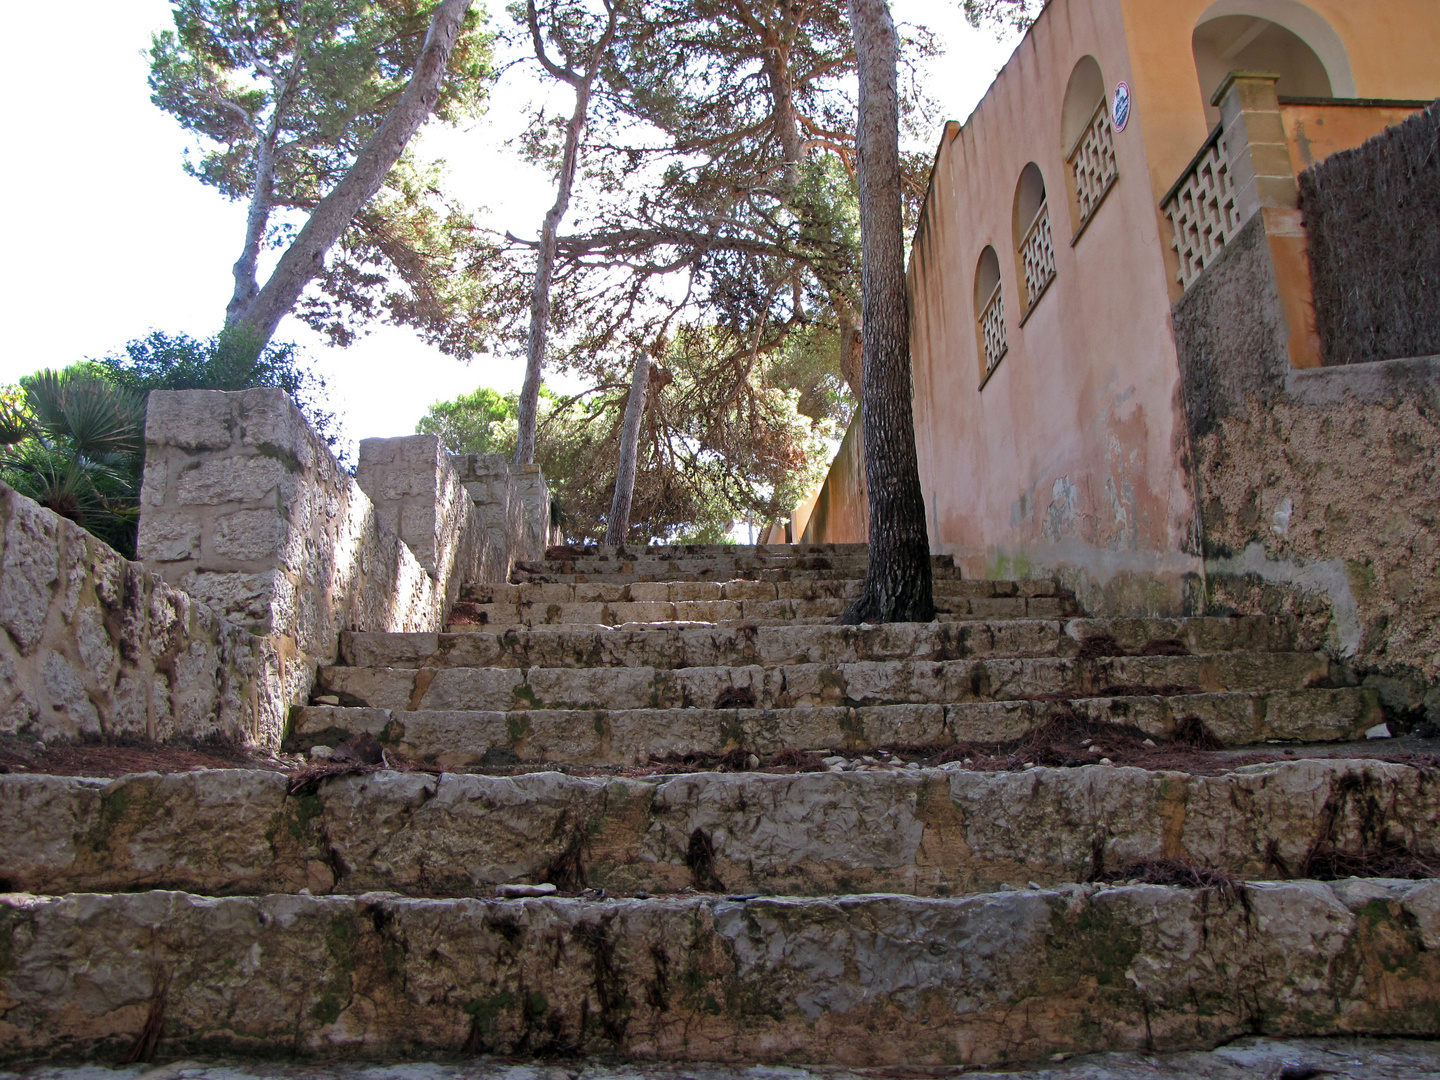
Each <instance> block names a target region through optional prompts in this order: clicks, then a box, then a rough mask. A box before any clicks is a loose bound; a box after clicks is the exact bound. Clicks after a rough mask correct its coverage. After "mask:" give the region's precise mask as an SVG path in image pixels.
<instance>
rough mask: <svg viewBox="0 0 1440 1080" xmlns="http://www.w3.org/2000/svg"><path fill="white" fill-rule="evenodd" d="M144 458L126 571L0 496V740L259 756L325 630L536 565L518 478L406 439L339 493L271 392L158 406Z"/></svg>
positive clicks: (320, 647) (379, 445) (424, 607)
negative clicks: (154, 745) (249, 750)
mask: <svg viewBox="0 0 1440 1080" xmlns="http://www.w3.org/2000/svg"><path fill="white" fill-rule="evenodd" d="M145 440H146V457H145V475H144V482H143V485H142V488H141V515H140V527H139V539H138V544H137V547H138V552H139V556H140V562H138V563H127V562H126V561H125V560H124V559H122V558H121V557H120V556H119V555H118V554H116V553H115V552H114V551H112V550H111V549H110V548H109V547H107V546H106V545H105V544H103V543H102V542H101V541H99V540H96V539H95V538H94V537H91V536H90V535H89V534H87V533H85V532H84V531H83V530H81V529H80V528H78V527H77V526H76V525H74V524H73V523H71V522H69V521H66V520H65V519H63V518H60V517H58V516H56V515H55V514H52V513H50V512H49V511H48V510H44V509H42V508H41V507H39V506H37V505H36V504H35V503H33V502H31V501H30V500H28V499H25V498H23V497H22V496H20V495H18V494H16V493H15V492H14V491H12V490H10V489H9V488H5V487H3V485H0V518H3V525H4V545H3V555H0V558H3V562H0V626H3V627H4V629H5V631H6V633H5V634H3V635H0V678H3V686H0V733H8V734H21V735H26V736H31V735H33V736H34V737H36V738H40V739H52V738H65V739H80V738H115V737H142V738H151V739H161V740H166V739H187V740H193V739H202V738H206V737H209V736H217V735H218V736H223V737H225V738H227V739H230V740H232V741H235V742H240V743H244V744H249V745H257V746H272V747H273V746H278V745H279V743H280V740H281V739H282V738H283V736H284V727H285V723H286V719H287V716H288V711H289V708H290V706H292V705H294V704H300V703H303V702H304V701H305V700H307V698H308V696H309V692H310V688H311V686H312V684H313V682H314V680H315V674H316V668H317V667H318V665H320V664H323V663H329V662H333V661H334V660H335V659H336V657H337V655H338V643H339V635H340V632H341V631H343V630H396V631H435V630H439V629H442V628H443V626H444V624H445V619H446V617H447V616H448V614H449V608H450V605H451V604H452V603H453V602H454V600H455V597H456V595H457V594H458V592H459V588H460V586H461V585H462V584H463V583H465V582H467V581H474V582H500V581H505V580H507V579H508V577H509V573H510V568H511V566H512V565H513V563H514V562H515V560H517V559H534V558H539V557H541V556H542V555H543V553H544V546H545V539H546V533H547V530H548V525H549V494H548V491H547V490H546V486H545V481H544V477H543V476H541V475H540V472H539V470H538V469H536V468H534V467H529V468H523V469H522V468H515V467H512V466H510V465H508V464H507V463H506V462H504V461H503V460H502V459H498V458H493V459H492V458H481V459H451V458H450V457H449V455H447V454H445V453H444V452H443V450H442V449H441V446H440V444H439V441H438V440H437V439H436V438H435V437H434V436H429V435H414V436H406V437H403V438H396V439H369V440H366V441H364V442H362V443H361V445H360V461H359V465H358V467H357V470H356V475H355V476H350V475H349V474H347V473H346V472H345V471H344V470H343V469H341V468H340V466H339V464H338V463H337V462H336V461H335V458H334V457H333V455H331V453H330V451H329V449H328V448H327V447H326V446H325V444H324V443H323V441H321V440H320V439H319V437H318V436H316V434H315V432H314V431H312V430H311V429H310V427H309V426H308V425H307V424H306V422H305V419H304V417H303V416H302V415H301V414H300V411H299V410H298V409H297V408H296V407H295V405H294V403H293V402H292V401H291V400H290V399H289V398H288V397H287V396H286V395H285V394H284V393H283V392H282V391H280V390H275V389H258V390H245V391H240V392H237V393H225V392H220V391H208V390H188V391H157V392H155V393H152V394H151V395H150V400H149V406H148V412H147V418H146V430H145ZM457 465H458V467H457Z"/></svg>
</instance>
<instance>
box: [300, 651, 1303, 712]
mask: <svg viewBox="0 0 1440 1080" xmlns="http://www.w3.org/2000/svg"><path fill="white" fill-rule="evenodd" d="M1331 677H1332V663H1331V660H1330V658H1329V657H1328V656H1327V655H1326V654H1324V653H1298V652H1296V653H1292V652H1274V653H1259V652H1230V653H1211V654H1208V655H1202V656H1107V657H1097V658H1095V659H1078V658H1071V657H1033V658H1024V657H999V658H980V659H971V660H940V661H931V660H866V661H861V662H858V663H853V664H786V665H784V666H783V667H765V666H762V665H760V664H752V665H746V666H734V665H723V666H717V667H688V668H670V669H665V668H653V667H618V668H614V667H612V668H573V667H566V668H546V667H532V668H496V667H475V668H464V667H446V668H438V669H437V668H370V667H346V666H322V667H321V668H320V672H319V679H318V680H317V682H316V689H315V694H316V695H319V696H325V695H331V696H337V697H338V698H339V702H338V703H339V704H342V705H356V706H368V707H371V708H377V709H395V710H416V709H430V710H445V709H467V710H482V711H506V710H513V709H526V708H531V709H687V708H700V709H725V708H759V709H791V708H797V707H807V706H809V707H815V706H821V705H851V706H859V705H926V704H939V705H947V704H952V703H958V702H966V701H1011V700H1015V699H1020V698H1036V697H1042V696H1046V695H1054V694H1063V695H1066V696H1073V697H1096V696H1110V695H1114V694H1117V693H1120V694H1127V695H1134V694H1137V693H1140V694H1144V693H1159V694H1174V693H1201V692H1205V693H1214V692H1219V691H1227V690H1267V689H1274V690H1302V689H1305V688H1307V687H1313V686H1320V685H1325V684H1326V683H1327V682H1328V681H1329V680H1330V679H1331ZM1116 687H1125V688H1126V689H1123V690H1116V689H1113V688H1116ZM1170 687H1183V688H1185V689H1148V688H1170ZM1130 688H1146V689H1130Z"/></svg>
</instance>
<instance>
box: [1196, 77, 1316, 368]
mask: <svg viewBox="0 0 1440 1080" xmlns="http://www.w3.org/2000/svg"><path fill="white" fill-rule="evenodd" d="M1279 79H1280V76H1279V75H1276V74H1273V73H1270V72H1253V71H1233V72H1231V73H1230V75H1229V76H1228V77H1227V78H1226V79H1225V81H1224V82H1223V83H1221V84H1220V88H1219V89H1218V90H1217V91H1216V92H1215V97H1214V98H1213V103H1214V104H1215V105H1217V106H1218V107H1219V109H1220V122H1221V124H1222V125H1223V127H1224V130H1225V140H1226V146H1227V148H1228V151H1229V158H1230V176H1231V179H1232V182H1233V183H1234V185H1235V202H1236V209H1237V211H1238V213H1239V218H1240V222H1241V224H1242V225H1243V223H1244V222H1246V221H1249V220H1250V219H1251V218H1253V217H1257V216H1258V217H1260V218H1262V219H1263V221H1264V223H1265V237H1266V240H1267V242H1268V244H1269V247H1270V256H1271V260H1272V262H1273V263H1274V268H1275V283H1276V287H1277V288H1278V290H1279V293H1280V306H1281V309H1282V311H1283V312H1284V316H1285V321H1286V328H1287V333H1288V348H1289V353H1290V366H1291V367H1294V368H1309V367H1319V366H1320V365H1321V363H1322V362H1323V361H1322V359H1321V355H1320V336H1319V334H1318V332H1317V331H1316V329H1315V294H1314V288H1313V287H1312V284H1311V281H1310V257H1309V252H1308V248H1307V243H1306V235H1305V222H1304V219H1303V217H1302V216H1301V213H1300V186H1299V184H1298V183H1297V181H1296V179H1295V172H1294V166H1293V163H1292V162H1291V159H1290V148H1289V145H1288V143H1287V142H1286V139H1285V121H1284V118H1283V117H1282V116H1281V115H1280V98H1279V96H1278V95H1277V94H1276V92H1275V86H1276V83H1277V82H1278V81H1279Z"/></svg>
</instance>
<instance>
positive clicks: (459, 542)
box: [355, 435, 510, 610]
mask: <svg viewBox="0 0 1440 1080" xmlns="http://www.w3.org/2000/svg"><path fill="white" fill-rule="evenodd" d="M355 480H356V482H357V483H359V485H360V487H361V489H362V490H364V492H365V494H366V495H367V496H369V498H370V501H371V502H372V503H373V504H374V505H375V513H376V516H377V517H378V518H379V520H380V521H381V522H382V523H383V524H385V525H386V526H388V527H389V528H390V529H391V530H393V531H394V532H395V533H396V535H398V536H399V537H400V539H401V540H402V541H404V543H405V546H406V547H408V548H409V549H410V551H411V552H412V553H413V554H414V556H415V558H416V560H417V561H418V562H419V563H420V565H421V566H423V567H424V568H425V569H426V570H427V571H428V572H429V573H430V575H431V577H433V578H435V579H436V581H437V582H444V583H445V606H446V609H447V610H448V609H449V606H450V605H451V604H453V603H454V602H455V599H456V597H457V595H458V594H459V591H460V586H461V585H462V584H463V583H464V582H467V581H476V582H480V581H487V582H488V581H493V582H500V581H505V580H506V579H507V578H508V577H509V569H510V567H509V561H508V560H509V557H510V556H509V549H508V548H507V547H506V545H505V544H504V537H502V536H499V535H496V534H493V533H491V532H490V531H489V530H487V529H486V528H485V527H484V523H483V521H482V519H481V516H480V511H479V509H478V508H477V507H476V505H475V503H474V501H473V500H472V499H471V497H470V494H469V492H468V491H466V489H465V485H464V484H463V483H462V482H461V479H460V473H459V472H458V471H457V470H456V468H455V464H454V461H453V459H452V458H451V457H450V455H449V454H447V453H446V452H445V450H444V448H443V447H442V446H441V445H440V440H439V439H438V438H436V437H435V436H434V435H407V436H401V437H399V438H393V439H364V440H362V441H361V443H360V461H359V464H358V465H357V466H356V469H355Z"/></svg>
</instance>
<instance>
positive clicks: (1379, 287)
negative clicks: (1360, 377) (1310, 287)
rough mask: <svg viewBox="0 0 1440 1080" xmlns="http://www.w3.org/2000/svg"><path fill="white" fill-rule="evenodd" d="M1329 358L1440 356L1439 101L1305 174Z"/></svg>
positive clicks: (1303, 189)
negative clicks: (1439, 301) (1437, 296)
mask: <svg viewBox="0 0 1440 1080" xmlns="http://www.w3.org/2000/svg"><path fill="white" fill-rule="evenodd" d="M1300 205H1301V207H1302V208H1303V209H1304V212H1305V227H1306V229H1307V231H1308V233H1309V237H1310V271H1311V276H1312V278H1313V280H1314V287H1315V317H1316V323H1317V328H1318V330H1319V332H1320V339H1321V347H1322V350H1323V354H1324V356H1325V358H1326V362H1327V363H1331V364H1354V363H1362V362H1365V361H1369V360H1393V359H1397V358H1399V357H1406V356H1433V355H1436V354H1440V304H1437V303H1436V302H1435V294H1436V289H1437V287H1440V213H1437V212H1436V207H1437V206H1440V101H1437V102H1436V103H1435V104H1433V105H1431V106H1430V107H1429V108H1428V109H1426V110H1424V111H1423V112H1421V113H1419V114H1418V115H1416V116H1414V117H1412V118H1411V119H1409V120H1407V121H1406V122H1405V123H1403V124H1398V125H1396V126H1395V127H1392V128H1389V129H1388V130H1387V131H1385V132H1384V133H1383V134H1381V135H1378V136H1376V137H1375V138H1373V139H1371V140H1370V141H1369V142H1367V143H1364V144H1363V145H1361V146H1358V147H1356V148H1354V149H1353V150H1345V151H1342V152H1340V153H1338V154H1333V155H1331V156H1330V157H1328V158H1326V159H1325V160H1324V161H1322V162H1320V163H1319V164H1317V165H1315V166H1312V167H1311V168H1309V169H1306V170H1305V171H1304V172H1302V173H1301V174H1300Z"/></svg>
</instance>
